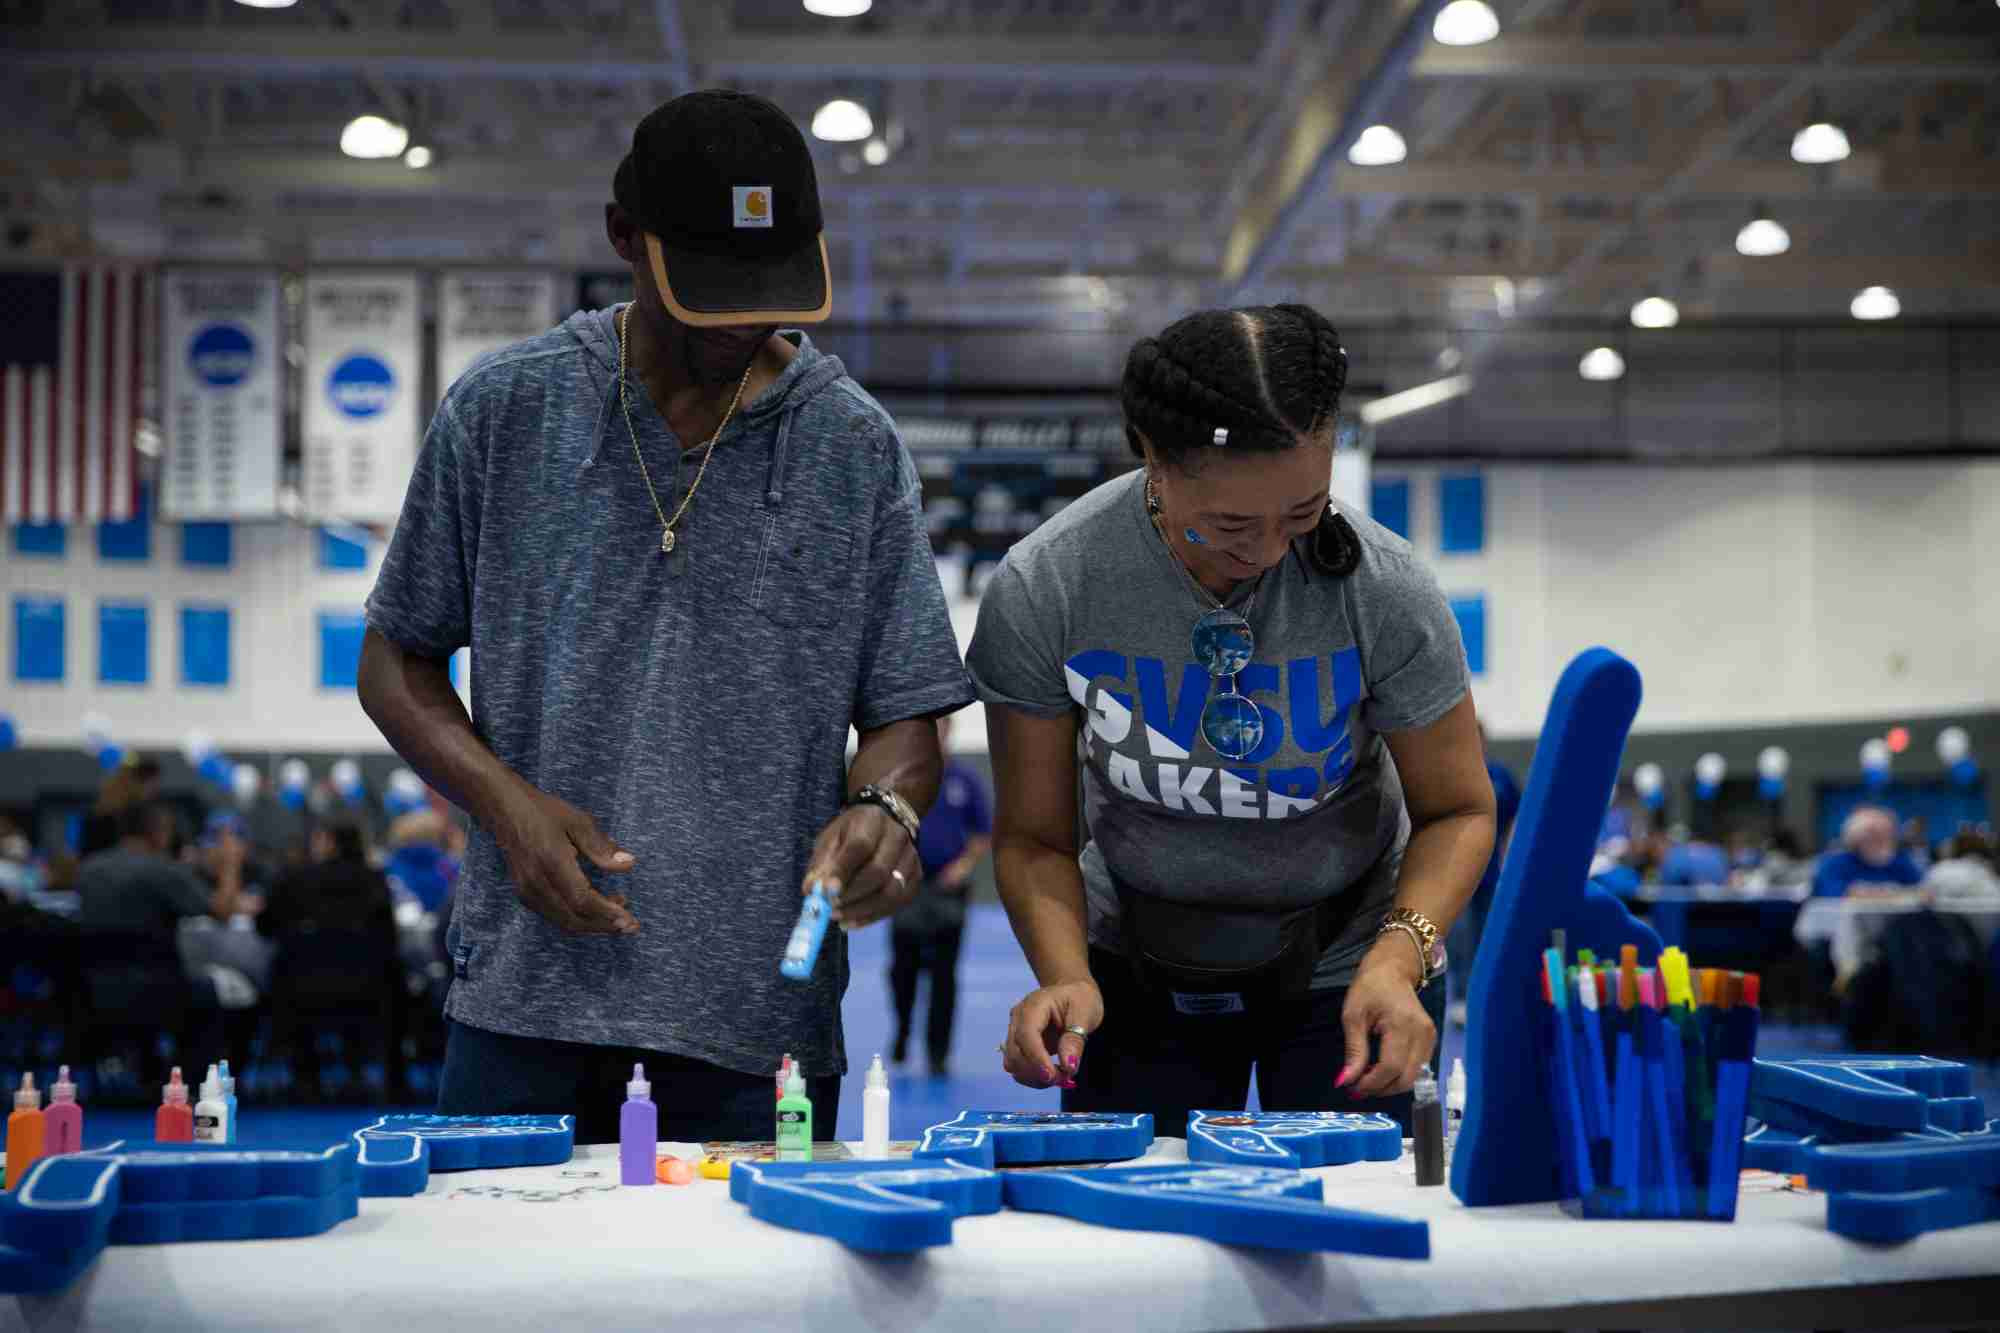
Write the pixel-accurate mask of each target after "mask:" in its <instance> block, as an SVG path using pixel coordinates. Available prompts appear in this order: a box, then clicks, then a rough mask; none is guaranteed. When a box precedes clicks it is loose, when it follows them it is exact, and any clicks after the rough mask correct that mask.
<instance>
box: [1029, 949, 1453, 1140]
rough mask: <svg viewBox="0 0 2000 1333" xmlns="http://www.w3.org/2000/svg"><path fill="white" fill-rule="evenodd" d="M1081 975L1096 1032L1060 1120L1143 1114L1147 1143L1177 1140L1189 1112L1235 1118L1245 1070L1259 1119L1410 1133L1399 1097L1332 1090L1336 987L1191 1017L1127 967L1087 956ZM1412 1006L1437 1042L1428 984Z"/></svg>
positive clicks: (1341, 1036) (1343, 1044) (1342, 1041)
mask: <svg viewBox="0 0 2000 1333" xmlns="http://www.w3.org/2000/svg"><path fill="white" fill-rule="evenodd" d="M1090 971H1091V975H1092V976H1093V977H1095V978H1096V979H1097V987H1098V989H1099V990H1100V991H1101V992H1103V995H1104V1024H1103V1026H1101V1027H1099V1028H1098V1029H1097V1031H1096V1032H1095V1033H1093V1034H1092V1035H1091V1038H1090V1041H1089V1043H1088V1044H1087V1045H1086V1046H1085V1048H1084V1053H1083V1062H1082V1064H1081V1065H1079V1066H1078V1068H1077V1071H1076V1087H1075V1088H1073V1089H1071V1090H1069V1091H1067V1092H1064V1093H1063V1098H1062V1104H1063V1109H1064V1110H1065V1111H1148V1112H1151V1113H1152V1116H1153V1132H1154V1133H1155V1134H1159V1135H1161V1136H1163V1137H1169V1138H1184V1137H1186V1135H1187V1117H1188V1112H1190V1111H1240V1110H1242V1109H1243V1107H1244V1106H1245V1104H1246V1103H1247V1102H1248V1100H1249V1096H1250V1074H1251V1070H1252V1069H1253V1068H1254V1069H1255V1071H1256V1075H1257V1102H1258V1104H1259V1105H1260V1106H1261V1107H1262V1108H1263V1109H1264V1110H1266V1111H1373V1112H1377V1113H1379V1114H1381V1115H1386V1116H1390V1117H1393V1118H1394V1119H1395V1121H1396V1123H1398V1124H1399V1125H1401V1126H1402V1127H1403V1133H1404V1134H1406V1135H1407V1134H1408V1133H1409V1132H1410V1102H1411V1097H1410V1094H1409V1093H1407V1092H1406V1093H1403V1094H1401V1095H1400V1096H1396V1097H1381V1098H1373V1099H1370V1100H1366V1101H1356V1100H1355V1099H1353V1098H1352V1097H1349V1096H1348V1095H1347V1092H1346V1091H1345V1090H1344V1089H1337V1088H1335V1087H1334V1086H1333V1080H1334V1079H1336V1078H1338V1077H1339V1076H1340V1067H1341V1066H1342V1065H1343V1064H1345V1063H1346V1062H1347V1037H1346V1034H1345V1032H1344V1031H1343V1030H1342V1028H1341V1026H1340V1011H1341V1006H1342V1005H1344V1004H1345V1003H1346V1001H1347V989H1346V987H1341V988H1340V989H1338V990H1316V991H1312V992H1310V993H1309V994H1308V995H1307V996H1305V997H1304V998H1302V999H1299V1000H1295V1001H1291V1002H1289V1003H1285V1004H1281V1005H1277V1006H1274V1007H1272V1008H1270V1009H1269V1010H1267V1011H1265V1012H1262V1013H1259V1012H1256V1011H1255V1010H1253V1011H1251V1012H1250V1013H1247V1014H1224V1015H1220V1016H1212V1017H1210V1016H1204V1017H1195V1016H1190V1015H1186V1014H1181V1013H1177V1012H1175V1011H1174V1009H1173V1008H1172V1006H1171V1005H1170V1004H1168V1003H1167V1002H1165V1001H1164V1000H1163V999H1162V998H1160V997H1159V996H1157V995H1154V994H1152V993H1150V992H1148V991H1145V990H1142V989H1141V988H1140V987H1139V984H1138V982H1137V980H1136V979H1135V978H1134V977H1133V975H1132V968H1131V964H1130V963H1128V962H1127V961H1126V960H1125V959H1124V958H1122V957H1120V956H1119V955H1117V954H1114V953H1111V952H1109V951H1108V950H1104V949H1092V950H1091V951H1090ZM1419 998H1421V999H1422V1001H1423V1005H1424V1011H1425V1012H1426V1013H1428V1014H1429V1015H1430V1016H1431V1021H1432V1022H1433V1023H1436V1024H1438V1028H1439V1031H1440V1033H1441V1032H1442V1031H1443V1023H1444V987H1443V986H1442V985H1439V984H1437V983H1432V984H1431V985H1430V986H1427V987H1425V989H1424V990H1423V992H1422V994H1421V996H1420V997H1419ZM1430 1060H1431V1062H1432V1064H1433V1066H1435V1063H1436V1060H1437V1052H1436V1050H1435V1049H1433V1050H1432V1052H1431V1054H1430Z"/></svg>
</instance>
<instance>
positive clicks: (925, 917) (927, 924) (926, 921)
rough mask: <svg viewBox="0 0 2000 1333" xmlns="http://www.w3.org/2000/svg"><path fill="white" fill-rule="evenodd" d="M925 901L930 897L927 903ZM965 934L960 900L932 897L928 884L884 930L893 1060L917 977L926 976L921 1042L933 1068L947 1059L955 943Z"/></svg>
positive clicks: (904, 1036)
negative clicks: (927, 1000) (892, 1002)
mask: <svg viewBox="0 0 2000 1333" xmlns="http://www.w3.org/2000/svg"><path fill="white" fill-rule="evenodd" d="M926 899H931V900H930V901H928V902H927V901H926ZM964 937H965V902H964V900H963V899H961V898H958V897H956V896H953V897H950V898H948V899H947V898H945V897H944V896H943V895H938V896H936V897H935V898H933V897H932V893H931V886H930V885H928V884H926V885H925V886H924V894H923V896H920V897H919V898H918V900H917V902H916V903H913V904H912V905H911V906H910V907H909V908H908V909H907V910H905V911H904V912H903V913H902V914H901V915H900V916H898V917H896V919H895V923H894V925H893V926H892V928H891V930H890V934H889V946H890V956H889V990H890V992H891V993H892V994H893V995H894V996H895V997H896V1049H895V1054H896V1058H897V1059H898V1060H900V1059H902V1058H903V1055H904V1054H905V1053H906V1051H907V1050H908V1048H909V1044H910V1025H911V1022H912V1020H913V1019H914V1017H915V1015H916V1008H917V978H918V977H919V976H920V975H922V974H923V973H925V972H929V973H930V974H931V1010H930V1017H929V1021H928V1022H927V1023H926V1024H925V1025H924V1046H925V1050H926V1053H927V1054H928V1055H929V1056H930V1062H931V1065H932V1067H933V1068H943V1067H944V1064H945V1062H946V1061H947V1060H948V1059H950V1057H951V1024H952V1018H953V1016H954V1015H955V1014H956V1012H957V1009H958V946H959V942H960V941H961V940H962V939H964Z"/></svg>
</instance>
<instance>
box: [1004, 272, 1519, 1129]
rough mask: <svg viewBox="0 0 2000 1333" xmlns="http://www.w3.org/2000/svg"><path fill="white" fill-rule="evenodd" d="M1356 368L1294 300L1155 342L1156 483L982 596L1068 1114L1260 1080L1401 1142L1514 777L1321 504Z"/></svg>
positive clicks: (1026, 1047)
mask: <svg viewBox="0 0 2000 1333" xmlns="http://www.w3.org/2000/svg"><path fill="white" fill-rule="evenodd" d="M1346 377H1347V354H1346V353H1345V352H1344V351H1343V350H1342V349H1341V346H1340V336H1339V334H1338V333H1337V332H1336V331H1335V330H1334V327H1333V325H1332V324H1330V323H1329V322H1328V321H1327V320H1326V318H1325V317H1324V316H1322V315H1321V314H1319V313H1318V312H1317V311H1315V310H1311V309H1309V308H1307V307H1305V306H1300V305H1281V306H1274V307H1258V308H1254V309H1247V310H1205V311H1201V312H1199V313H1197V314H1193V315H1189V316H1187V317H1186V318H1184V319H1181V320H1178V321H1176V322H1175V323H1173V324H1172V325H1170V326H1168V328H1167V329H1166V330H1165V331H1164V332H1162V333H1161V334H1160V335H1159V336H1158V337H1156V338H1142V339H1140V340H1139V342H1138V343H1137V344H1136V345H1135V346H1134V347H1133V348H1132V352H1131V355H1130V357H1129V358H1128V359H1127V361H1126V363H1125V374H1124V380H1123V383H1122V385H1121V389H1120V394H1121V400H1122V404H1123V407H1124V413H1125V422H1126V436H1127V439H1128V440H1129V441H1130V443H1131V446H1132V450H1133V452H1134V453H1135V454H1136V455H1137V456H1138V457H1139V458H1140V459H1141V460H1142V461H1143V462H1144V464H1145V466H1144V467H1143V468H1142V469H1138V470H1135V471H1134V472H1131V473H1129V474H1127V475H1126V476H1123V477H1120V478H1118V479H1116V480H1113V481H1110V482H1107V483H1105V484H1104V485H1102V486H1100V487H1098V488H1097V489H1096V490H1094V491H1092V492H1091V493H1090V494H1089V495H1086V496H1084V497H1083V498H1082V499H1081V500H1079V501H1077V502H1076V503H1075V504H1072V505H1071V506H1069V507H1068V508H1067V509H1065V510H1064V511H1063V512H1062V513H1061V514H1059V515H1058V516H1056V517H1055V518H1053V519H1051V520H1050V521H1049V522H1047V523H1045V524H1043V525H1042V526H1041V527H1040V528H1039V529H1037V530H1036V531H1035V532H1034V533H1033V534H1031V535H1030V536H1029V537H1027V538H1026V539H1025V540H1023V541H1022V542H1020V543H1019V544H1017V545H1016V546H1015V547H1014V548H1013V549H1012V550H1011V551H1010V552H1009V553H1008V555H1007V558H1006V559H1005V560H1004V561H1003V562H1002V563H1001V565H1000V567H999V569H998V570H997V571H996V572H995V574H994V575H993V578H992V580H991V581H990V583H989V584H988V586H987V591H986V594H985V598H984V601H983V602H982V604H981V606H980V610H979V626H978V630H977V632H976V633H975V634H974V636H973V641H972V647H971V651H970V653H969V662H968V664H969V666H970V667H971V670H972V675H973V678H974V680H975V682H976V684H977V686H978V688H979V691H980V695H981V697H982V698H983V699H984V701H985V704H986V710H987V718H988V728H989V734H990V736H991V738H992V749H993V767H994V779H995V786H996V790H997V811H996V815H997V823H996V826H995V847H994V866H995V873H996V877H997V879H998V881H999V887H1000V895H1001V898H1002V900H1003V901H1004V902H1005V904H1006V907H1007V913H1008V917H1009V919H1010V921H1011V922H1012V924H1013V928H1014V933H1015V935H1016V937H1017V938H1018V939H1019V940H1020V942H1021V947H1022V949H1023V951H1024V952H1025V953H1026V955H1027V958H1028V961H1029V963H1030V964H1031V965H1032V966H1033V968H1034V970H1035V975H1036V978H1037V980H1038V981H1039V982H1040V983H1041V984H1040V987H1039V988H1038V989H1036V990H1035V991H1033V992H1031V993H1030V994H1029V995H1027V996H1026V997H1025V998H1024V999H1022V1001H1021V1002H1020V1003H1019V1004H1017V1005H1015V1006H1014V1009H1013V1011H1012V1014H1011V1017H1010V1023H1009V1030H1008V1033H1007V1039H1006V1041H1005V1042H1004V1043H1003V1045H1002V1046H1001V1054H1002V1055H1003V1057H1004V1064H1005V1066H1006V1068H1007V1070H1008V1072H1009V1073H1011V1074H1012V1075H1013V1076H1014V1077H1015V1079H1017V1080H1018V1081H1019V1082H1021V1083H1024V1084H1026V1085H1027V1086H1029V1087H1047V1086H1049V1085H1051V1084H1060V1085H1061V1086H1062V1088H1063V1090H1064V1091H1063V1106H1064V1107H1065V1109H1069V1110H1080V1111H1149V1112H1151V1113H1152V1115H1153V1118H1154V1128H1155V1130H1156V1132H1158V1133H1160V1134H1166V1135H1176V1134H1182V1133H1184V1132H1185V1125H1186V1119H1187V1114H1188V1112H1189V1111H1191V1110H1231V1109H1240V1108H1242V1107H1243V1106H1244V1104H1245V1102H1246V1099H1247V1097H1248V1093H1249V1086H1250V1078H1251V1075H1252V1071H1253V1070H1254V1071H1255V1075H1256V1078H1257V1093H1258V1100H1259V1102H1260V1103H1261V1105H1262V1106H1263V1108H1264V1109H1265V1110H1270V1111H1284V1110H1378V1111H1383V1112H1386V1113H1389V1114H1393V1115H1396V1116H1397V1117H1398V1118H1399V1119H1401V1120H1402V1121H1403V1122H1404V1124H1405V1126H1406V1127H1407V1124H1408V1114H1409V1111H1408V1108H1409V1101H1410V1098H1409V1096H1408V1090H1409V1089H1410V1088H1411V1087H1412V1085H1413V1084H1414V1083H1415V1081H1416V1079H1417V1076H1418V1073H1419V1071H1420V1069H1421V1068H1422V1067H1423V1066H1424V1065H1425V1064H1426V1063H1427V1062H1429V1061H1431V1060H1432V1059H1433V1055H1434V1048H1435V1045H1436V1036H1437V1028H1438V1020H1439V1016H1440V1014H1441V1012H1442V1008H1443V999H1444V997H1443V995H1442V991H1443V989H1444V988H1443V987H1442V986H1433V985H1431V984H1430V983H1431V982H1432V980H1433V979H1434V978H1435V977H1436V975H1437V973H1438V972H1439V971H1441V970H1442V968H1443V966H1444V955H1443V950H1442V948H1441V947H1440V942H1441V941H1442V940H1443V938H1444V936H1445V933H1446V932H1447V931H1449V930H1450V929H1451V924H1452V921H1453V920H1454V918H1456V917H1457V915H1458V913H1459V911H1460V909H1461V908H1462V907H1463V906H1464V905H1465V903H1466V902H1467V900H1468V899H1470V898H1471V896H1472V893H1473V890H1474V888H1475V887H1476V886H1477V885H1478V883H1479V877H1480V873H1481V872H1482V871H1483V870H1484V869H1485V866H1486V858H1487V854H1488V852H1489V851H1490V850H1491V848H1492V845H1493V790H1492V787H1491V785H1490V784H1489V782H1488V780H1487V776H1486V766H1485V761H1484V758H1483V751H1482V749H1481V746H1480V740H1479V727H1478V723H1477V721H1476V719H1475V717H1474V715H1473V707H1472V699H1471V696H1470V695H1469V693H1468V692H1467V684H1468V682H1467V673H1466V666H1465V655H1464V650H1463V648H1462V647H1461V646H1460V643H1459V638H1458V630H1457V626H1456V623H1455V622H1454V621H1453V619H1452V616H1451V614H1450V610H1449V608H1448V607H1447V605H1446V603H1445V600H1444V597H1443V595H1442V594H1441V593H1440V592H1439V590H1438V585H1437V581H1436V579H1435V578H1434V577H1432V575H1431V573H1430V572H1429V571H1428V570H1427V569H1425V568H1424V567H1423V565H1421V564H1420V563H1418V561H1417V560H1416V558H1415V556H1414V555H1413V554H1412V553H1411V550H1410V546H1409V543H1407V542H1405V541H1403V540H1402V539H1401V538H1399V537H1397V536H1395V535H1394V534H1392V533H1390V532H1389V531H1388V530H1387V529H1385V528H1382V527H1380V526H1379V525H1377V524H1375V523H1373V522H1371V521H1370V520H1368V519H1367V518H1365V517H1363V516H1361V515H1359V514H1344V513H1341V512H1340V511H1339V510H1338V509H1337V508H1336V507H1335V506H1334V505H1332V504H1331V503H1330V494H1329V483H1330V480H1331V476H1332V470H1333V437H1334V418H1335V414H1336V411H1337V408H1338V404H1339V398H1340V390H1341V387H1342V385H1343V384H1344V383H1345V381H1346ZM1079 770H1080V773H1079ZM1079 776H1080V777H1081V781H1082V786H1083V819H1082V835H1081V836H1079V820H1078V811H1077V800H1076V785H1077V781H1078V779H1079ZM1086 1049H1087V1051H1088V1054H1087V1055H1086Z"/></svg>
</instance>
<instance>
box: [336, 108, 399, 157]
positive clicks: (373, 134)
mask: <svg viewBox="0 0 2000 1333" xmlns="http://www.w3.org/2000/svg"><path fill="white" fill-rule="evenodd" d="M409 143H410V132H409V131H408V130H406V129H404V128H403V127H402V126H401V125H398V124H397V123H396V122H395V121H393V120H384V119H382V117H380V116H356V117H355V118H354V119H353V120H350V121H348V122H347V128H346V129H344V130H342V131H341V132H340V151H341V152H343V153H345V154H347V155H348V156H349V157H401V156H402V155H403V149H405V148H407V147H408V146H409Z"/></svg>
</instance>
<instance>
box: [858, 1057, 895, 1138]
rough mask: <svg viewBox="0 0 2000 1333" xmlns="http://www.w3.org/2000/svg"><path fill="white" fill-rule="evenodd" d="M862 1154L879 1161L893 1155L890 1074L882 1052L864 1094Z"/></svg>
mask: <svg viewBox="0 0 2000 1333" xmlns="http://www.w3.org/2000/svg"><path fill="white" fill-rule="evenodd" d="M861 1155H862V1156H863V1157H867V1158H872V1159H873V1160H875V1161H880V1160H882V1159H883V1158H885V1157H887V1156H888V1155H889V1071H888V1070H886V1069H884V1068H882V1056H881V1054H880V1053H879V1052H878V1053H877V1054H876V1056H875V1063H873V1064H871V1065H869V1066H868V1079H867V1082H866V1083H865V1084H864V1085H863V1088H862V1092H861Z"/></svg>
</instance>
